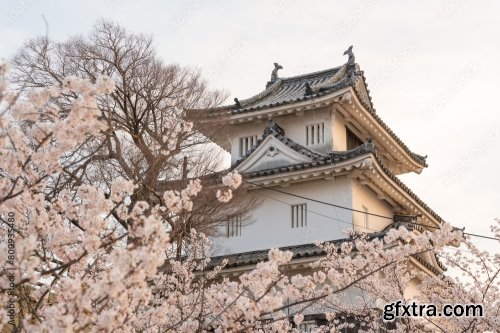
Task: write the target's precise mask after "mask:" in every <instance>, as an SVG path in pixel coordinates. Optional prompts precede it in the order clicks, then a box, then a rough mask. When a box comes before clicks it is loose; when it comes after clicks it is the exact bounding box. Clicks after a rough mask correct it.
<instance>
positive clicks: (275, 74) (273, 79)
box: [271, 62, 283, 82]
mask: <svg viewBox="0 0 500 333" xmlns="http://www.w3.org/2000/svg"><path fill="white" fill-rule="evenodd" d="M280 69H283V66H281V65H280V64H278V63H277V62H275V63H274V69H273V72H272V73H271V82H276V80H278V71H279V70H280Z"/></svg>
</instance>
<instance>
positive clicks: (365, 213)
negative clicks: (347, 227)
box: [363, 206, 369, 229]
mask: <svg viewBox="0 0 500 333" xmlns="http://www.w3.org/2000/svg"><path fill="white" fill-rule="evenodd" d="M368 217H369V215H368V208H366V207H365V206H363V228H365V229H367V228H368Z"/></svg>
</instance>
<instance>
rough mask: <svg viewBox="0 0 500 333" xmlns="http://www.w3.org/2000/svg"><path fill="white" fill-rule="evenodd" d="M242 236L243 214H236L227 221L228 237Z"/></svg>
mask: <svg viewBox="0 0 500 333" xmlns="http://www.w3.org/2000/svg"><path fill="white" fill-rule="evenodd" d="M238 236H241V216H235V217H232V218H230V219H229V220H228V221H227V237H238Z"/></svg>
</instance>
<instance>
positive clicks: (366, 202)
mask: <svg viewBox="0 0 500 333" xmlns="http://www.w3.org/2000/svg"><path fill="white" fill-rule="evenodd" d="M352 195H353V208H354V209H356V210H358V211H364V210H365V209H367V210H368V212H369V213H373V214H377V215H382V216H387V217H390V218H392V216H393V215H394V209H393V208H392V207H391V206H390V205H389V204H388V203H387V202H386V201H384V200H382V199H380V198H378V197H377V194H376V193H375V192H374V191H373V190H372V189H371V188H369V187H368V186H366V185H363V184H361V183H360V182H359V181H358V180H356V179H353V180H352ZM365 216H366V214H364V213H359V212H354V213H353V223H354V228H355V230H358V231H363V232H374V231H380V230H382V229H384V228H385V227H386V226H387V225H389V224H390V223H392V220H391V219H387V218H382V217H378V216H373V215H368V219H367V220H365ZM365 221H366V222H367V225H366V227H365Z"/></svg>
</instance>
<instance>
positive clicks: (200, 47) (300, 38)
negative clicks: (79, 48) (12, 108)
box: [0, 0, 500, 248]
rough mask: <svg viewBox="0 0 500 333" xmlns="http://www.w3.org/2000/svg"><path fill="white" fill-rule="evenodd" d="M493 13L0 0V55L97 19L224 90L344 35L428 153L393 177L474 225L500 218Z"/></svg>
mask: <svg viewBox="0 0 500 333" xmlns="http://www.w3.org/2000/svg"><path fill="white" fill-rule="evenodd" d="M43 17H45V19H46V21H47V23H48V29H47V26H46V24H45V23H44V19H43ZM499 17H500V3H499V2H498V1H494V0H492V1H480V2H479V1H472V0H442V1H414V2H413V4H411V5H410V4H409V2H408V1H374V0H364V1H326V0H325V1H291V0H281V1H255V0H254V1H246V2H245V3H243V2H241V3H236V2H235V1H202V0H188V1H144V0H143V1H125V0H100V1H90V0H86V1H55V0H54V1H35V0H21V1H14V0H2V1H1V2H0V58H8V57H9V56H11V55H12V54H13V52H15V50H16V49H17V48H19V47H20V46H21V45H22V43H23V41H25V40H26V39H28V38H30V37H34V36H36V35H40V34H46V33H48V35H49V37H50V38H52V39H55V40H64V39H65V38H67V37H68V36H71V35H74V34H83V33H86V32H88V31H89V30H90V29H91V27H92V25H93V24H94V23H95V21H96V20H97V19H99V18H108V19H112V20H114V21H117V22H119V23H121V24H122V25H123V26H125V27H126V28H128V29H130V30H131V31H134V32H143V33H150V34H153V36H154V37H155V41H156V45H157V48H158V51H159V54H160V56H161V57H162V58H163V59H164V60H165V61H166V62H168V63H179V64H181V65H186V66H194V67H197V68H200V69H201V70H202V73H203V74H204V76H205V77H206V78H208V79H209V81H210V83H211V85H212V86H213V87H214V88H222V89H226V90H227V91H229V92H230V94H231V99H230V100H232V98H233V97H238V98H240V99H244V98H247V97H250V96H251V95H254V94H256V93H258V92H260V91H262V90H263V88H264V87H265V83H266V82H267V81H268V80H269V78H270V74H271V70H272V68H273V62H279V63H280V64H281V65H282V66H283V67H284V69H283V70H281V71H280V75H281V76H292V75H297V74H302V73H306V72H311V71H317V70H322V69H327V68H331V67H335V66H338V65H341V64H343V63H344V62H345V61H346V57H345V56H343V55H342V53H343V52H344V50H345V49H347V47H348V46H349V45H354V53H355V55H356V61H357V62H358V63H359V64H360V66H361V68H362V69H363V70H364V71H365V75H366V77H367V82H368V85H369V88H370V90H371V96H372V98H373V102H374V105H375V108H376V110H377V113H378V114H379V115H380V116H381V117H382V119H384V121H385V122H386V123H387V124H389V126H390V127H391V128H392V129H393V130H394V131H395V132H396V134H397V135H398V136H399V137H400V138H401V139H402V140H403V141H404V142H405V143H406V144H407V145H408V146H409V147H410V149H412V150H413V151H414V152H416V153H419V154H421V155H429V157H428V159H427V161H428V163H429V168H427V169H426V170H424V172H423V173H422V174H421V175H413V174H412V175H404V176H402V177H401V178H402V180H403V181H404V182H406V183H407V184H408V185H409V187H410V188H412V189H413V190H414V192H416V193H417V194H418V195H419V196H420V197H421V198H422V199H423V200H424V201H425V202H426V203H427V204H428V205H429V206H430V207H431V208H433V209H434V210H435V211H436V212H437V213H438V214H440V215H441V216H442V217H443V218H444V219H445V220H447V221H449V222H451V223H453V224H454V225H455V226H458V227H462V226H465V227H466V231H469V232H474V233H483V234H485V233H488V231H489V227H488V226H489V225H490V224H491V223H492V221H493V219H494V218H495V217H500V191H499V188H500V149H499V147H500V145H499V141H500V140H499V139H500V110H499V106H498V100H497V98H498V96H499V95H500V92H499V84H498V80H499V78H500V66H499V64H498V62H499V60H500V46H499V42H500V23H499V21H498V20H499V19H498V18H499ZM481 243H483V244H488V247H489V248H494V247H497V248H498V243H496V244H495V243H494V242H493V241H485V240H481Z"/></svg>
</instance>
